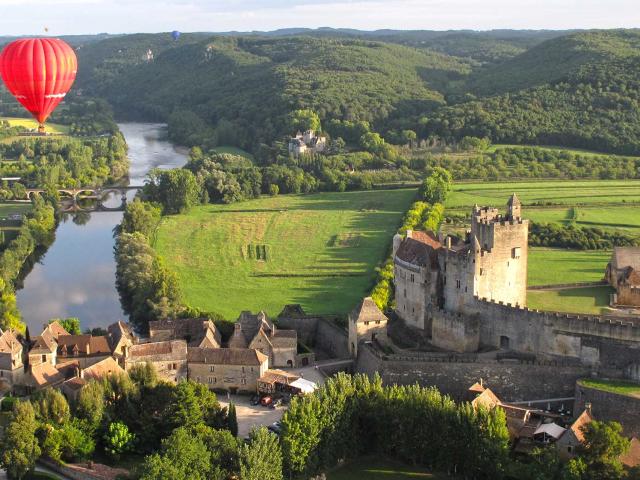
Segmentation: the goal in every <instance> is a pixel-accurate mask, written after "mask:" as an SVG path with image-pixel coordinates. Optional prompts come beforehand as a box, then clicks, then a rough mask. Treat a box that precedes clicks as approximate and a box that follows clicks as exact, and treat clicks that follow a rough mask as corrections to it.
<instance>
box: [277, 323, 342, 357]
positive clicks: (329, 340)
mask: <svg viewBox="0 0 640 480" xmlns="http://www.w3.org/2000/svg"><path fill="white" fill-rule="evenodd" d="M277 325H278V327H279V328H283V329H290V330H295V331H296V332H297V333H298V340H299V341H301V342H302V343H304V344H305V345H308V346H309V347H311V348H313V349H316V350H321V351H322V352H324V353H325V354H327V355H329V356H330V357H334V358H349V356H350V354H349V341H348V334H347V331H346V330H344V329H342V328H340V327H339V326H337V325H336V324H334V323H333V322H332V321H331V320H329V319H327V318H324V317H321V316H317V317H316V316H311V315H309V316H304V317H294V318H288V317H278V319H277Z"/></svg>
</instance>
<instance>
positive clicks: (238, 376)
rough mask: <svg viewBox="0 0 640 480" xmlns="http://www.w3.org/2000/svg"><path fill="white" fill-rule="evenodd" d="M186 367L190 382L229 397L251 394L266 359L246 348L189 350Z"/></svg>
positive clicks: (265, 368)
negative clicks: (236, 394)
mask: <svg viewBox="0 0 640 480" xmlns="http://www.w3.org/2000/svg"><path fill="white" fill-rule="evenodd" d="M187 363H188V372H189V378H190V379H191V380H195V381H196V382H200V383H204V384H205V385H207V386H208V387H209V388H210V389H211V390H227V391H230V392H231V393H239V392H240V393H242V392H254V393H255V392H256V391H257V388H258V383H257V382H258V379H259V378H260V377H262V375H263V374H264V373H265V372H266V371H267V369H268V368H269V358H268V357H267V356H266V355H264V354H263V353H261V352H259V351H258V350H253V349H250V348H189V349H188V351H187Z"/></svg>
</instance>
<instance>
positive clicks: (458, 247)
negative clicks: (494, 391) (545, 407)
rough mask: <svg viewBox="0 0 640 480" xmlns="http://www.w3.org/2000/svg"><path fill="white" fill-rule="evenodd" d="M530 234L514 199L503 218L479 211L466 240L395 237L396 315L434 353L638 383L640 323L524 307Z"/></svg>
mask: <svg viewBox="0 0 640 480" xmlns="http://www.w3.org/2000/svg"><path fill="white" fill-rule="evenodd" d="M528 229H529V224H528V221H527V220H524V219H523V218H522V206H521V203H520V201H519V200H518V198H517V196H516V195H515V194H514V195H512V196H511V198H510V199H509V201H508V204H507V211H506V214H505V215H502V214H500V212H499V211H498V210H497V209H495V208H490V207H483V208H479V207H478V206H475V207H474V208H473V210H472V212H471V229H470V230H469V231H468V232H467V233H466V237H465V238H464V240H462V239H458V238H455V237H452V236H446V237H445V236H442V235H439V236H436V235H435V234H432V233H428V232H426V233H425V232H411V231H409V232H407V236H406V238H403V237H402V236H400V235H396V236H395V237H394V241H393V251H394V254H393V258H394V270H395V272H394V273H395V287H396V290H395V294H396V313H397V315H398V316H399V317H400V318H401V319H402V320H403V321H404V323H405V324H406V325H408V326H409V327H410V328H412V329H415V330H416V331H418V332H419V333H421V334H422V336H423V337H424V338H426V340H427V341H428V342H429V343H430V345H431V346H432V347H434V348H435V350H445V351H449V352H458V353H478V352H491V351H493V352H496V354H499V355H501V356H505V355H506V356H512V357H513V358H528V359H530V360H531V361H562V362H572V363H575V364H576V365H583V366H589V367H591V368H592V369H593V370H594V371H600V372H608V373H609V374H610V375H612V376H622V375H625V376H627V378H635V375H633V374H632V373H631V372H636V371H637V366H638V365H639V364H640V319H639V318H638V317H637V316H627V317H622V316H602V315H578V314H566V313H557V312H541V311H537V310H531V309H529V308H527V298H526V291H527V240H528Z"/></svg>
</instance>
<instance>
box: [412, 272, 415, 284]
mask: <svg viewBox="0 0 640 480" xmlns="http://www.w3.org/2000/svg"><path fill="white" fill-rule="evenodd" d="M414 281H415V277H414V275H413V273H412V274H411V283H413V282H414Z"/></svg>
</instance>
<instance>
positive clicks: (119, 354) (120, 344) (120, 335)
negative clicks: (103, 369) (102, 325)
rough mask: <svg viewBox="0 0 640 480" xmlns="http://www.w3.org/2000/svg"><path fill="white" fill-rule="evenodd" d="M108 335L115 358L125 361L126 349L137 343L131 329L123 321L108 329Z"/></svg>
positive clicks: (113, 324)
mask: <svg viewBox="0 0 640 480" xmlns="http://www.w3.org/2000/svg"><path fill="white" fill-rule="evenodd" d="M107 334H108V335H107V340H108V341H109V347H110V348H111V352H112V353H113V356H114V357H116V358H118V359H121V361H124V354H125V351H126V349H127V348H129V347H131V346H132V345H134V344H135V343H136V337H135V335H134V334H133V332H132V331H131V327H129V325H127V324H126V323H124V322H122V321H118V322H116V323H112V324H111V325H109V327H107Z"/></svg>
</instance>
